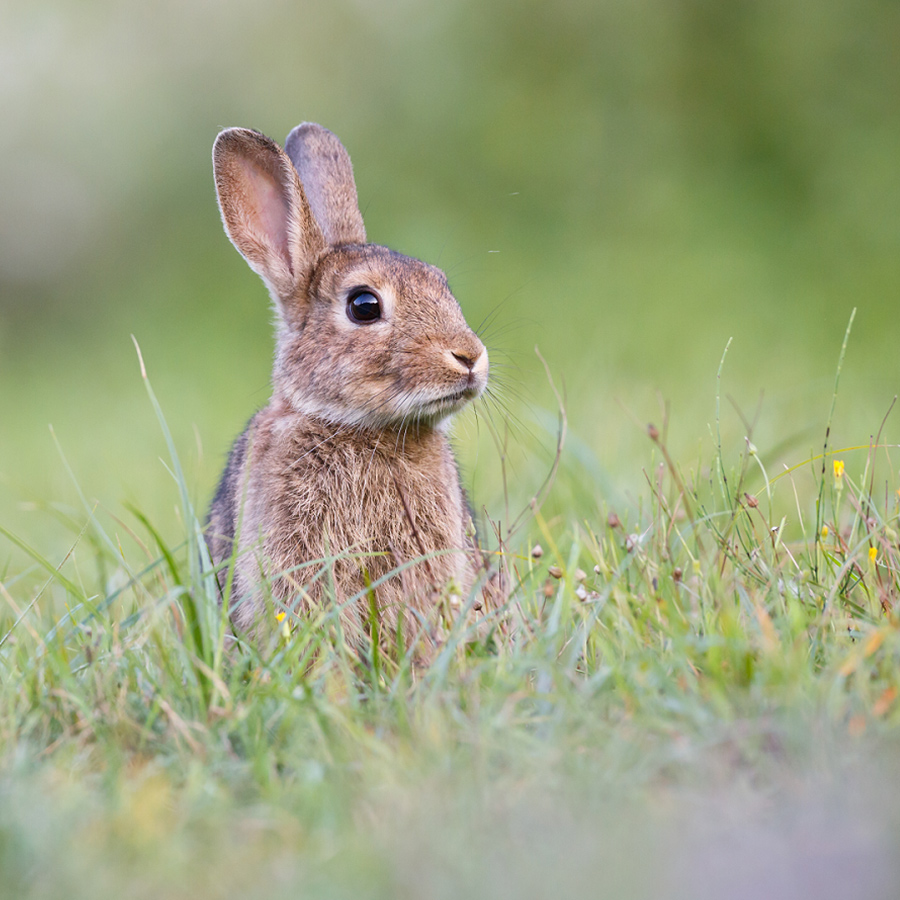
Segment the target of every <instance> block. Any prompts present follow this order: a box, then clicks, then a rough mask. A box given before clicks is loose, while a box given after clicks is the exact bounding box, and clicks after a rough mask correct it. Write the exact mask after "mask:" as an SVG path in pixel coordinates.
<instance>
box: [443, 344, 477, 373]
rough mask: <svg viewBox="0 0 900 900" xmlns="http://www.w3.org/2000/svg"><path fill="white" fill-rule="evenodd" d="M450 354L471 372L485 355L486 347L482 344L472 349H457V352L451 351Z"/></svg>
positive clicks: (471, 347)
mask: <svg viewBox="0 0 900 900" xmlns="http://www.w3.org/2000/svg"><path fill="white" fill-rule="evenodd" d="M450 354H451V356H452V357H453V358H454V359H455V360H456V361H457V362H458V363H460V364H461V365H463V366H465V367H466V368H467V369H468V370H469V371H470V372H471V371H472V369H474V368H475V366H476V365H477V364H478V361H479V360H480V359H481V357H482V355H483V354H484V347H483V346H482V345H481V344H480V343H479V344H477V345H473V346H470V347H457V348H456V349H455V350H451V351H450Z"/></svg>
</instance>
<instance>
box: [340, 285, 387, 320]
mask: <svg viewBox="0 0 900 900" xmlns="http://www.w3.org/2000/svg"><path fill="white" fill-rule="evenodd" d="M347 315H348V316H349V317H350V320H351V321H352V322H374V321H375V320H376V319H380V318H381V301H380V300H379V299H378V297H377V296H376V295H375V294H373V293H372V292H371V291H356V292H354V293H353V294H351V295H350V299H349V300H348V301H347Z"/></svg>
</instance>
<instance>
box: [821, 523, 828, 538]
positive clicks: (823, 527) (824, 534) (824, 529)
mask: <svg viewBox="0 0 900 900" xmlns="http://www.w3.org/2000/svg"><path fill="white" fill-rule="evenodd" d="M827 537H828V526H827V525H823V526H822V540H825V538H827Z"/></svg>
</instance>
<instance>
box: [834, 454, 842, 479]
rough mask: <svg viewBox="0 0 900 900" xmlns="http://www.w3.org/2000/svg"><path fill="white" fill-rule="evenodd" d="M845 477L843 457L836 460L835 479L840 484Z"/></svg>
mask: <svg viewBox="0 0 900 900" xmlns="http://www.w3.org/2000/svg"><path fill="white" fill-rule="evenodd" d="M843 477H844V461H843V460H842V459H836V460H834V480H835V481H836V482H837V484H838V485H840V483H841V479H842V478H843Z"/></svg>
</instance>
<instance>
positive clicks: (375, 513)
mask: <svg viewBox="0 0 900 900" xmlns="http://www.w3.org/2000/svg"><path fill="white" fill-rule="evenodd" d="M286 476H287V477H286V483H285V484H284V491H283V496H282V502H281V503H280V504H278V506H279V507H280V508H279V509H278V510H277V512H275V514H276V515H278V516H279V517H284V518H285V519H286V521H284V523H283V524H284V526H286V528H285V529H284V530H285V531H287V532H290V533H291V534H292V537H293V539H292V543H293V544H294V545H295V547H296V552H297V553H298V554H299V555H304V556H307V558H309V555H310V554H311V553H316V554H319V553H321V555H328V554H329V553H335V552H343V551H351V552H353V551H356V552H360V553H382V554H389V555H390V556H391V557H393V558H394V560H395V562H396V561H399V560H400V559H404V560H409V559H413V558H416V557H420V556H424V555H427V554H431V553H434V552H435V551H442V550H451V549H462V547H463V544H464V542H465V525H466V522H465V520H466V519H467V511H466V508H465V504H464V502H463V498H462V491H461V490H460V486H459V479H458V476H457V472H456V467H455V464H454V463H453V459H452V456H451V455H450V452H449V448H448V447H445V446H442V445H441V443H439V442H435V443H434V445H433V446H426V447H424V448H423V447H414V448H411V452H407V453H405V454H399V453H395V454H391V456H389V457H388V456H387V455H381V454H379V452H378V450H377V449H376V450H375V451H374V452H373V451H372V450H371V449H369V448H359V449H357V448H355V447H354V448H337V449H332V450H331V452H319V453H315V452H314V453H308V454H307V455H306V456H305V458H303V459H302V460H298V461H297V463H296V464H295V465H292V466H290V467H289V469H288V471H287V472H286Z"/></svg>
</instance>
